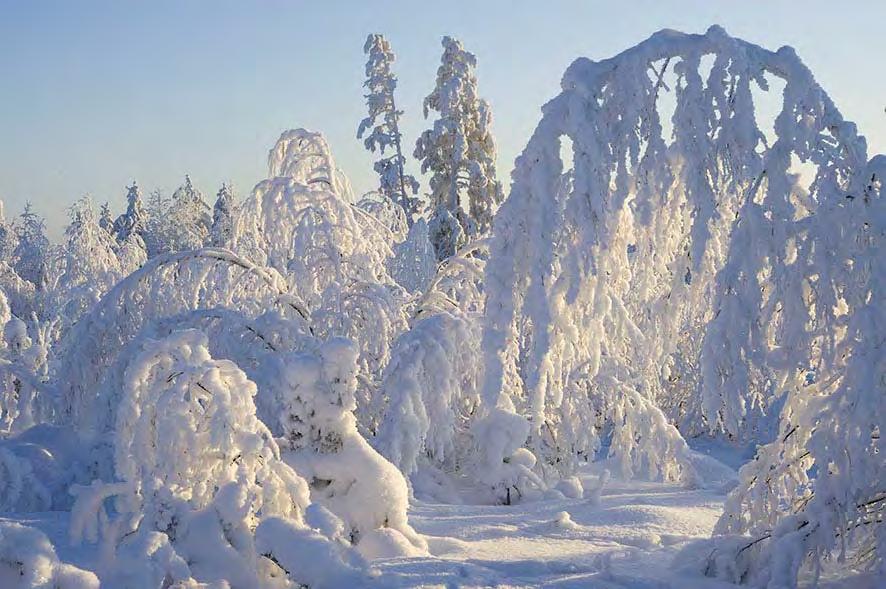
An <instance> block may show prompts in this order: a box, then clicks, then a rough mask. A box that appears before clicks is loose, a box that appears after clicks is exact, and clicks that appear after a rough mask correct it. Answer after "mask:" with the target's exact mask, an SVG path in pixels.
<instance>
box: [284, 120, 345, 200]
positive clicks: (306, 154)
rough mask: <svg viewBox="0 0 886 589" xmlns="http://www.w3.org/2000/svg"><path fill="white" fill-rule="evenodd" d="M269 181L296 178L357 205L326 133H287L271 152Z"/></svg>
mask: <svg viewBox="0 0 886 589" xmlns="http://www.w3.org/2000/svg"><path fill="white" fill-rule="evenodd" d="M268 172H269V173H268V178H269V179H270V178H292V179H293V180H296V181H298V182H299V183H300V184H304V185H305V186H308V187H311V188H312V189H319V190H331V191H332V192H334V193H335V194H336V195H337V196H338V197H339V198H340V199H342V200H343V201H345V202H347V203H350V204H353V203H354V202H355V199H354V190H353V189H352V188H351V182H350V181H349V180H348V177H347V176H346V175H345V173H344V172H343V171H342V170H341V169H339V167H338V166H337V165H336V164H335V158H333V157H332V150H331V149H330V148H329V142H327V141H326V137H324V136H323V134H322V133H318V132H315V131H309V130H307V129H301V128H299V129H289V130H288V131H284V132H283V133H282V134H281V135H280V138H279V139H277V143H275V144H274V147H273V149H271V151H270V153H268Z"/></svg>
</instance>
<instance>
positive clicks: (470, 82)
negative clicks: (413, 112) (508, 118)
mask: <svg viewBox="0 0 886 589" xmlns="http://www.w3.org/2000/svg"><path fill="white" fill-rule="evenodd" d="M476 65H477V58H476V57H475V56H474V55H473V54H472V53H469V52H467V51H465V49H464V47H463V46H462V44H461V42H460V41H458V40H456V39H453V38H451V37H443V57H442V59H441V64H440V68H439V69H438V70H437V86H436V88H435V89H434V91H433V92H431V94H429V95H428V96H427V98H425V100H424V115H425V118H427V117H428V114H429V113H430V111H432V110H433V111H436V112H437V113H438V115H439V116H438V119H437V120H436V121H434V126H433V128H431V129H428V130H427V131H425V132H424V133H422V135H421V137H419V139H418V141H417V142H416V145H415V154H414V155H415V157H416V158H417V159H419V160H421V162H422V165H421V169H422V172H423V173H430V174H431V180H430V186H431V194H430V198H431V202H430V211H431V217H430V222H429V226H430V230H431V241H432V243H433V244H434V248H435V250H436V251H437V259H439V260H442V259H445V258H447V257H449V256H451V255H453V254H454V253H455V251H456V250H457V249H458V248H459V247H461V246H462V245H463V244H464V243H465V242H466V241H467V240H470V239H473V238H474V237H476V236H477V235H481V234H483V233H485V232H487V231H488V230H489V229H490V228H491V226H492V216H493V215H494V214H495V211H496V209H497V208H498V205H499V203H500V202H501V200H502V198H503V194H502V187H501V184H500V183H499V181H498V179H497V177H496V172H495V140H494V138H493V137H492V109H491V108H490V106H489V103H487V102H486V101H485V100H483V99H481V98H480V97H479V95H478V93H477V76H476V73H475V68H476Z"/></svg>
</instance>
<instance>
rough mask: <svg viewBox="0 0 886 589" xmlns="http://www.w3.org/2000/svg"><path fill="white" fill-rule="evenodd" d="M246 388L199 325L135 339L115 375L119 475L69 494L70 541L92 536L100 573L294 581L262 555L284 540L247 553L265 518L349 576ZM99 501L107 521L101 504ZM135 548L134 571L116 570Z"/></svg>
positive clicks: (243, 583)
mask: <svg viewBox="0 0 886 589" xmlns="http://www.w3.org/2000/svg"><path fill="white" fill-rule="evenodd" d="M255 393H256V387H255V385H254V384H253V383H252V382H250V381H249V380H248V379H247V378H246V375H245V374H244V373H243V372H242V371H241V370H240V369H239V368H238V367H237V366H236V365H235V364H233V363H232V362H230V361H226V360H214V359H212V357H211V356H210V354H209V351H208V342H207V338H206V336H205V335H204V334H202V333H201V332H199V331H196V330H188V331H182V332H177V333H175V334H173V335H171V336H170V337H168V338H166V339H164V340H161V341H148V342H146V343H145V345H144V347H143V351H142V353H141V354H140V355H139V356H138V357H136V358H135V359H134V360H133V362H132V363H131V364H130V366H129V368H128V370H127V371H126V388H125V392H124V395H123V398H122V399H121V406H120V409H119V410H118V412H117V422H116V431H115V441H114V454H115V459H114V467H115V475H116V478H117V480H118V482H112V483H101V482H99V481H96V482H94V483H93V484H92V485H91V486H88V487H87V486H75V487H74V488H73V489H72V493H74V494H75V495H76V497H77V501H76V503H75V505H74V508H73V512H72V517H71V537H72V541H74V542H78V541H80V540H81V539H83V538H85V539H87V540H90V541H95V540H97V539H98V538H99V536H101V541H102V552H103V555H104V564H103V573H104V574H103V577H104V576H105V575H107V578H109V579H122V578H127V577H131V578H136V579H137V578H140V577H142V578H149V577H151V576H155V577H156V578H158V579H159V580H162V579H164V578H169V579H171V580H172V581H178V582H184V581H189V580H190V579H191V578H193V579H195V580H197V581H200V582H222V581H224V582H227V583H228V584H229V585H230V586H231V587H242V588H248V587H256V586H265V585H266V584H269V583H271V582H272V580H273V579H274V578H277V579H278V581H277V583H278V586H281V587H284V586H288V585H285V584H284V583H283V582H282V581H280V580H279V579H281V578H285V577H286V576H287V574H288V576H289V577H290V578H291V580H292V581H294V582H302V579H301V578H300V577H299V571H298V570H287V571H286V573H284V572H283V571H282V570H281V569H280V568H279V567H278V566H277V565H276V564H274V562H273V560H271V559H270V558H269V557H268V556H264V554H268V555H270V554H275V553H276V552H277V551H286V550H291V548H290V547H287V546H285V545H279V544H277V542H278V541H287V540H292V539H293V538H291V537H290V538H287V537H286V536H283V535H278V536H276V537H274V538H265V539H264V540H263V547H262V549H261V554H260V553H259V552H257V550H256V545H255V542H256V540H255V534H256V529H257V528H258V527H259V525H260V523H261V521H262V520H265V519H267V518H282V519H283V520H284V521H287V522H290V525H291V526H292V527H295V528H298V529H302V530H304V533H303V536H304V537H305V538H306V540H305V545H306V546H308V547H309V548H310V547H311V546H312V545H313V546H316V545H317V544H319V543H323V544H326V545H328V548H327V549H326V553H325V554H326V556H327V558H326V560H325V561H324V563H323V565H324V566H326V567H329V570H330V571H331V574H333V575H334V574H335V572H336V571H339V573H342V572H347V571H352V572H354V571H353V567H352V564H353V562H356V561H353V557H351V558H350V559H348V558H347V557H346V555H345V553H344V550H345V548H344V547H343V546H342V545H337V544H334V543H332V542H331V541H330V540H329V539H327V538H325V537H323V536H321V535H319V534H317V533H316V532H311V531H310V530H308V529H307V528H306V527H305V524H304V521H303V513H304V511H305V508H306V507H307V505H308V502H309V496H308V486H307V484H306V483H305V481H304V479H302V478H301V477H300V476H299V475H298V474H296V473H295V471H293V470H292V469H291V468H290V467H289V466H287V465H286V464H285V463H284V462H283V461H282V460H281V458H280V451H279V448H278V446H277V444H276V443H275V441H274V439H273V437H272V435H271V433H270V431H269V430H268V428H267V427H265V426H264V424H262V423H261V422H260V421H259V420H258V418H257V417H256V414H255V404H254V400H253V397H254V396H255ZM110 498H115V501H114V503H113V509H114V512H115V515H113V516H111V515H109V514H108V513H107V511H106V500H107V499H110ZM99 532H100V533H99ZM312 538H313V540H312ZM313 550H314V551H315V552H316V548H314V549H313ZM118 552H119V553H120V554H121V555H122V561H121V562H116V560H117V554H118ZM140 552H141V557H142V562H140V563H139V565H138V566H139V568H138V569H137V571H132V570H129V569H127V568H121V566H120V565H121V564H123V563H127V562H130V563H131V561H133V560H134V559H135V558H137V557H138V556H139V553H140Z"/></svg>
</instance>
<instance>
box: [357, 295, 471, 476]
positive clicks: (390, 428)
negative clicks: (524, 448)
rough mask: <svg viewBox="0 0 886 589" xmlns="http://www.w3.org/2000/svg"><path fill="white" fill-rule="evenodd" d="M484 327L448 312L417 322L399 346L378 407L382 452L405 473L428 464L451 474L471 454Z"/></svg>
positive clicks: (392, 360) (391, 363) (377, 444)
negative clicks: (423, 461)
mask: <svg viewBox="0 0 886 589" xmlns="http://www.w3.org/2000/svg"><path fill="white" fill-rule="evenodd" d="M478 336H479V326H478V324H477V323H476V322H474V321H471V320H470V319H467V318H464V317H460V316H458V315H453V314H450V313H446V312H441V313H438V314H435V315H433V316H431V317H428V318H425V319H420V320H418V321H416V322H415V323H414V324H413V326H412V328H411V329H410V330H409V331H408V332H406V333H404V334H403V335H401V336H400V337H399V338H398V339H397V341H396V342H395V343H394V347H393V350H392V351H391V360H390V362H388V365H387V367H386V368H385V373H384V380H383V381H382V387H381V389H380V390H379V392H378V395H377V397H376V399H374V401H375V403H376V404H378V405H382V407H383V409H377V410H376V412H377V413H378V414H381V415H384V420H383V421H382V423H381V426H380V427H379V431H378V434H377V436H376V438H375V445H376V447H377V448H378V449H379V451H380V452H381V453H382V454H384V455H385V457H387V458H388V459H389V460H390V461H391V462H393V463H394V464H395V465H397V467H398V468H399V469H400V470H401V471H403V472H404V473H405V474H407V475H409V474H412V473H413V472H414V471H415V470H416V469H417V468H418V466H419V462H420V461H422V460H429V461H430V462H431V463H432V464H433V465H434V466H438V467H445V468H447V469H448V470H449V471H450V472H455V471H456V470H458V467H459V463H460V461H462V460H463V459H464V457H465V456H466V455H467V454H468V453H469V451H470V449H471V437H470V418H471V415H472V414H473V412H474V410H475V408H476V406H477V404H478V402H479V391H478V387H479V380H480V377H479V369H480V364H479V362H478V361H477V359H478V356H479V347H478V345H477V344H478V339H479V338H478Z"/></svg>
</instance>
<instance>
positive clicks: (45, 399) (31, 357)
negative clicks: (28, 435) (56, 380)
mask: <svg viewBox="0 0 886 589" xmlns="http://www.w3.org/2000/svg"><path fill="white" fill-rule="evenodd" d="M4 301H5V297H3V295H2V292H0V307H2V303H3V302H4ZM4 314H5V315H7V316H8V311H7V313H4ZM31 326H32V330H31V331H33V332H34V333H33V334H34V338H32V337H31V333H30V332H29V329H28V325H27V324H26V323H25V322H24V321H22V320H21V319H19V318H18V317H15V316H11V317H9V319H8V320H7V321H6V322H5V323H4V324H2V325H0V328H2V336H3V339H2V342H0V434H10V433H16V432H21V431H23V430H25V429H27V428H29V427H31V426H33V425H36V424H39V423H42V422H44V421H47V420H49V419H51V418H53V417H54V414H55V411H56V407H55V403H56V399H55V395H54V394H52V393H51V387H50V386H48V384H47V382H46V380H47V379H46V370H47V360H48V358H47V355H48V351H49V350H48V344H47V343H46V341H45V340H46V330H45V329H41V325H40V324H39V323H36V322H33V323H32V324H31Z"/></svg>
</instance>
